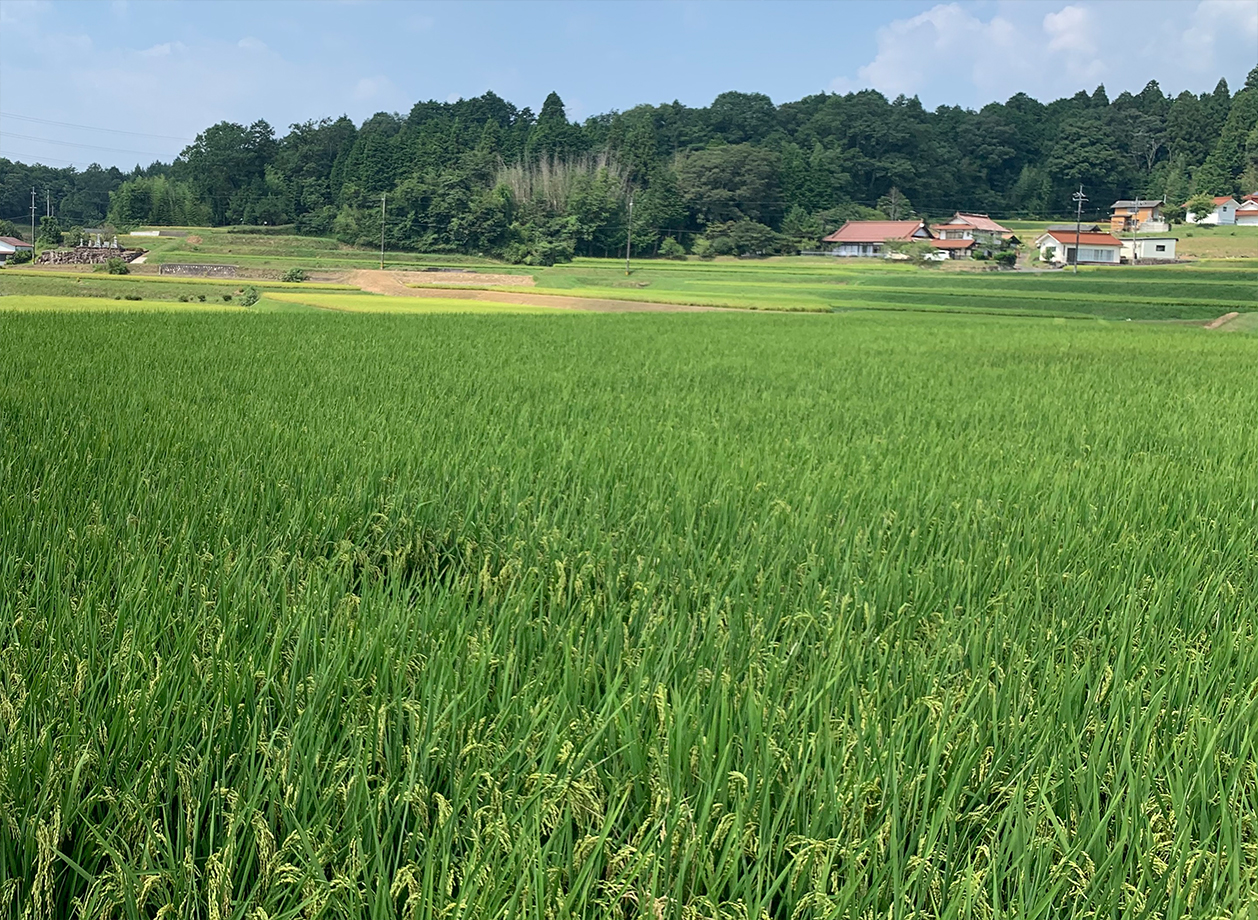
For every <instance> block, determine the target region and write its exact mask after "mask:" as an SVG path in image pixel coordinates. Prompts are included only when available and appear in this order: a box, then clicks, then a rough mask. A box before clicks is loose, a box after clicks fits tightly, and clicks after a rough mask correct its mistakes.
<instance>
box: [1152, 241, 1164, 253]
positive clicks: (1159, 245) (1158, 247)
mask: <svg viewBox="0 0 1258 920" xmlns="http://www.w3.org/2000/svg"><path fill="white" fill-rule="evenodd" d="M1153 248H1154V249H1156V250H1157V251H1158V252H1166V247H1165V246H1163V245H1162V244H1161V243H1159V244H1157V245H1156V246H1154V247H1153Z"/></svg>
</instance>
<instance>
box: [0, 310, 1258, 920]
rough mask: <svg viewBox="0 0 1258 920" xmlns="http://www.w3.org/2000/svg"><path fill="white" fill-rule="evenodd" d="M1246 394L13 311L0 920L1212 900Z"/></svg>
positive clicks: (434, 329)
mask: <svg viewBox="0 0 1258 920" xmlns="http://www.w3.org/2000/svg"><path fill="white" fill-rule="evenodd" d="M1256 365H1258V339H1255V338H1253V337H1250V336H1241V335H1230V336H1229V335H1222V334H1216V333H1209V332H1205V331H1203V330H1200V329H1195V328H1183V327H1173V326H1153V325H1138V324H1127V323H1123V324H1107V323H1086V324H1082V323H1054V322H1045V321H1041V320H1027V319H992V318H984V317H946V316H927V315H913V314H901V315H889V314H886V313H881V314H879V313H850V314H845V315H841V316H792V317H772V316H768V317H766V316H759V317H748V316H738V315H728V314H718V315H711V314H709V315H688V316H660V315H651V316H595V317H591V316H585V317H580V318H577V317H572V316H564V315H563V314H558V315H555V316H553V317H552V318H550V319H548V320H547V321H544V322H539V321H537V320H536V319H535V318H532V317H509V316H501V317H485V316H469V317H459V316H429V317H406V318H403V317H387V316H374V317H373V316H340V315H336V314H324V315H322V316H321V317H320V321H319V322H316V323H312V322H311V321H310V317H308V316H306V317H303V316H279V315H269V316H268V315H224V316H209V315H201V316H196V315H193V316H179V317H175V316H171V315H146V316H127V317H117V316H74V315H69V316H56V317H52V316H40V315H33V314H31V315H14V314H5V315H0V394H2V395H3V398H2V399H0V420H2V422H3V424H0V457H7V458H10V460H9V462H7V463H6V462H2V461H0V541H2V542H3V545H4V547H5V551H4V553H3V554H0V731H3V739H4V740H3V744H0V878H4V879H5V880H6V882H5V884H4V885H3V886H0V899H2V901H0V913H4V914H6V915H8V914H10V913H12V914H14V915H20V914H22V912H23V911H26V912H28V913H30V914H32V915H41V914H40V912H41V911H43V912H45V914H47V913H50V914H51V915H53V916H57V917H65V916H72V915H74V916H84V917H87V916H91V917H101V916H137V917H151V916H179V917H198V916H199V917H208V916H221V917H262V916H264V915H265V916H267V917H269V918H272V920H296V918H299V917H308V916H352V917H371V918H378V920H385V918H388V920H394V918H396V917H398V916H411V915H412V914H411V911H412V910H413V911H414V912H415V913H414V915H415V916H429V915H432V916H436V915H437V914H439V913H441V914H446V915H449V916H460V917H467V918H472V917H477V918H480V917H503V918H505V917H513V918H514V917H536V918H541V917H545V916H555V917H561V916H570V917H603V918H624V917H646V918H656V917H716V916H720V917H744V916H745V917H754V918H759V917H766V916H767V917H769V918H772V920H790V918H804V917H813V918H820V917H853V918H856V917H886V916H888V915H893V916H894V915H896V913H897V912H903V913H904V915H905V916H908V915H909V914H910V913H912V915H914V916H918V917H924V916H933V917H958V918H960V917H965V916H975V917H980V916H1007V917H1014V916H1017V917H1040V918H1047V917H1053V918H1084V917H1096V916H1107V917H1111V916H1112V917H1133V918H1134V917H1138V916H1141V917H1143V916H1157V917H1167V918H1188V917H1221V916H1230V917H1238V918H1239V917H1242V916H1246V915H1247V912H1249V913H1252V911H1253V910H1254V908H1255V906H1256V904H1258V859H1256V858H1255V855H1254V846H1255V843H1256V842H1258V838H1256V837H1255V833H1256V832H1255V828H1256V827H1258V772H1255V768H1254V765H1255V763H1258V733H1256V732H1255V725H1258V634H1256V624H1258V556H1256V555H1255V553H1254V551H1253V540H1252V534H1253V533H1254V532H1255V531H1256V530H1258V511H1255V507H1254V502H1253V497H1254V495H1255V494H1258V462H1255V459H1256V458H1258V429H1256V428H1255V427H1254V426H1253V425H1252V424H1251V420H1252V419H1254V418H1256V417H1258V389H1256V388H1255V387H1254V381H1253V368H1254V367H1255V366H1256Z"/></svg>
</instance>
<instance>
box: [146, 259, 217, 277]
mask: <svg viewBox="0 0 1258 920" xmlns="http://www.w3.org/2000/svg"><path fill="white" fill-rule="evenodd" d="M157 273H158V274H159V275H181V276H183V277H185V278H235V277H236V266H235V265H206V264H200V265H198V264H187V263H184V264H180V263H176V262H166V263H163V264H162V265H161V267H160V268H158V270H157Z"/></svg>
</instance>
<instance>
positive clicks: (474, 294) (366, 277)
mask: <svg viewBox="0 0 1258 920" xmlns="http://www.w3.org/2000/svg"><path fill="white" fill-rule="evenodd" d="M434 274H435V273H434ZM484 277H485V276H482V278H481V279H480V282H479V283H481V284H484V283H485V281H484ZM403 279H405V280H406V281H407V282H410V283H412V284H413V283H414V273H413V272H391V271H380V270H379V269H359V270H358V271H352V272H347V273H346V274H345V275H344V276H343V277H342V278H341V279H339V280H341V281H343V283H345V284H353V285H356V286H358V287H360V288H362V289H363V290H364V291H371V292H372V293H373V294H389V295H392V296H394V297H439V298H442V299H443V300H487V301H490V302H491V303H518V304H526V305H528V306H531V307H556V308H558V309H560V310H593V311H595V312H599V313H713V312H728V311H729V309H730V308H727V307H696V306H691V305H688V304H675V303H650V302H644V301H637V300H603V299H599V298H592V297H564V296H563V295H560V294H523V293H520V292H517V291H492V290H491V291H487V290H479V289H464V288H431V289H425V288H413V287H408V286H407V285H406V284H405V283H404V282H403ZM441 280H442V279H440V278H434V279H433V282H434V283H437V282H439V281H441ZM737 312H740V313H746V312H748V311H746V310H739V311H737Z"/></svg>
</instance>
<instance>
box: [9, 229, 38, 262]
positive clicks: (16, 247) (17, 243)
mask: <svg viewBox="0 0 1258 920" xmlns="http://www.w3.org/2000/svg"><path fill="white" fill-rule="evenodd" d="M19 251H26V252H29V253H30V254H31V255H34V254H35V247H34V246H32V245H31V244H30V243H24V242H22V241H21V240H19V239H18V238H17V237H15V236H0V265H3V264H4V263H5V262H7V261H8V259H9V256H11V255H13V253H15V252H19Z"/></svg>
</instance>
